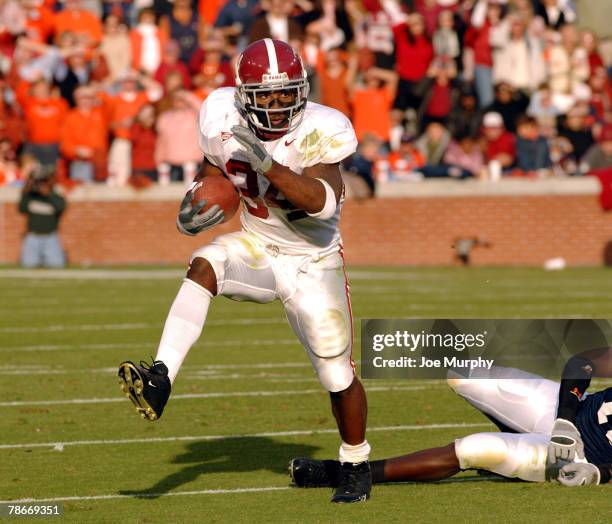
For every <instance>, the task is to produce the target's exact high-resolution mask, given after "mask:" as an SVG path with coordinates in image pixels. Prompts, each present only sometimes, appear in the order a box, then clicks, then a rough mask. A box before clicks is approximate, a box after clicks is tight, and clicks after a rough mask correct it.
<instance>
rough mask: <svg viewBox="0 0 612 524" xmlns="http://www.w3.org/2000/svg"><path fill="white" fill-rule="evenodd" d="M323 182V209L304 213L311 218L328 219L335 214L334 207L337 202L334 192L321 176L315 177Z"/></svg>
mask: <svg viewBox="0 0 612 524" xmlns="http://www.w3.org/2000/svg"><path fill="white" fill-rule="evenodd" d="M315 180H318V181H319V182H321V184H323V187H324V188H325V204H323V209H321V211H317V212H316V213H308V212H307V213H306V214H307V215H308V216H309V217H312V218H320V219H321V220H328V219H330V218H331V217H333V216H334V215H335V214H336V207H338V204H337V202H336V194H335V193H334V190H333V189H332V187H331V186H330V185H329V184H328V183H327V182H326V181H325V180H323V179H322V178H316V179H315Z"/></svg>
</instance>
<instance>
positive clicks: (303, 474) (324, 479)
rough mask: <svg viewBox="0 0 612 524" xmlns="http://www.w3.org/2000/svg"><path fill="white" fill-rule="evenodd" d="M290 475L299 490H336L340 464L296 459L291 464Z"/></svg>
mask: <svg viewBox="0 0 612 524" xmlns="http://www.w3.org/2000/svg"><path fill="white" fill-rule="evenodd" d="M289 475H291V480H293V483H294V484H295V485H296V486H297V487H298V488H335V487H336V486H337V485H338V477H339V476H340V462H338V461H337V460H314V459H309V458H294V459H292V460H291V462H290V463H289Z"/></svg>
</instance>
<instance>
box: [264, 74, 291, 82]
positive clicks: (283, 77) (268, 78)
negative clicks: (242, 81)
mask: <svg viewBox="0 0 612 524" xmlns="http://www.w3.org/2000/svg"><path fill="white" fill-rule="evenodd" d="M287 80H289V75H288V74H287V73H286V72H284V71H283V72H282V73H277V74H275V75H262V78H261V81H262V82H263V83H264V84H271V83H276V82H286V81H287Z"/></svg>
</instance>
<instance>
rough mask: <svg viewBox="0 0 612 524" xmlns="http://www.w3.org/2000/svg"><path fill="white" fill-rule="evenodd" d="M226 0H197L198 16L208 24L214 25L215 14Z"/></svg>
mask: <svg viewBox="0 0 612 524" xmlns="http://www.w3.org/2000/svg"><path fill="white" fill-rule="evenodd" d="M226 2H227V0H199V2H198V12H199V14H200V18H201V19H202V20H204V22H206V23H207V24H209V25H214V23H215V20H216V19H217V15H218V14H219V11H221V8H222V7H223V6H224V5H225V3H226Z"/></svg>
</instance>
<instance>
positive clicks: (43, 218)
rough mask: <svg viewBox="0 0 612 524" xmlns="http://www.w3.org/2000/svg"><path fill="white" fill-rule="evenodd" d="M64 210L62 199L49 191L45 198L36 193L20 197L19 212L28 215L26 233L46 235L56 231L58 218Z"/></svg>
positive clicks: (31, 192)
mask: <svg viewBox="0 0 612 524" xmlns="http://www.w3.org/2000/svg"><path fill="white" fill-rule="evenodd" d="M64 209H66V200H65V199H64V197H62V196H61V195H59V194H58V193H56V192H55V191H53V190H52V191H51V193H50V194H49V195H47V196H44V195H41V194H40V193H38V192H37V191H34V190H33V191H29V192H27V193H24V194H22V195H21V200H20V201H19V212H20V213H23V214H25V215H28V233H36V234H38V235H48V234H50V233H54V232H55V231H57V226H58V223H59V218H60V216H61V214H62V213H63V212H64Z"/></svg>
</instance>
